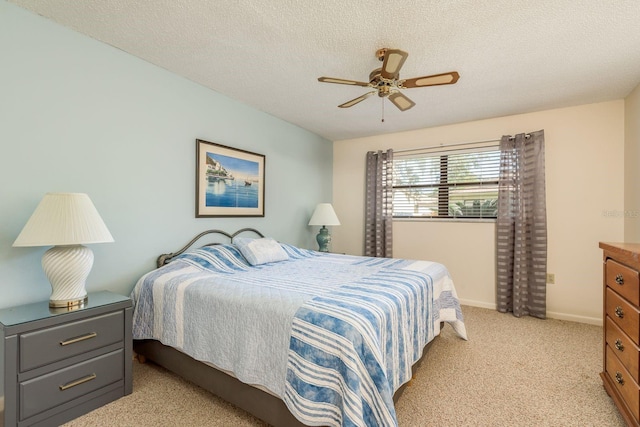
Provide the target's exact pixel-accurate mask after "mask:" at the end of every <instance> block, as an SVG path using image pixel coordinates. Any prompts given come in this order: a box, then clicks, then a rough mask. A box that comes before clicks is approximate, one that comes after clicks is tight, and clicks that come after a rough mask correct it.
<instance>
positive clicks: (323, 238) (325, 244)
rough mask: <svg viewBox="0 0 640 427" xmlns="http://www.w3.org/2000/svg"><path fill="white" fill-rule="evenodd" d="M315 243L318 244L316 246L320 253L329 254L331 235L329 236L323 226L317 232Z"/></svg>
mask: <svg viewBox="0 0 640 427" xmlns="http://www.w3.org/2000/svg"><path fill="white" fill-rule="evenodd" d="M316 241H317V242H318V246H319V247H320V249H318V251H320V252H329V243H331V235H330V234H329V230H328V229H327V227H325V226H324V225H323V226H322V228H321V229H320V231H319V232H318V235H317V236H316Z"/></svg>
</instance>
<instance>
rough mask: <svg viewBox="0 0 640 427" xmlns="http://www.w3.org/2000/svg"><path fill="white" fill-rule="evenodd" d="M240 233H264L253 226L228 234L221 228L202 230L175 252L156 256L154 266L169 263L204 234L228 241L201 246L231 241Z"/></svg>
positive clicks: (261, 235) (260, 234) (217, 243)
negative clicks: (218, 236)
mask: <svg viewBox="0 0 640 427" xmlns="http://www.w3.org/2000/svg"><path fill="white" fill-rule="evenodd" d="M242 233H254V234H257V235H258V236H260V237H264V235H263V234H262V233H261V232H259V231H258V230H256V229H255V228H241V229H240V230H238V231H236V232H235V233H232V234H229V233H227V232H226V231H222V230H207V231H203V232H202V233H200V234H198V235H197V236H196V237H194V238H193V239H191V241H190V242H189V243H187V244H186V245H185V246H184V247H183V248H182V249H180V250H178V251H176V252H171V253H168V254H162V255H160V256H159V257H158V259H157V260H156V266H157V267H158V268H159V267H162V266H163V265H165V264H169V263H170V262H171V261H172V260H173V259H174V258H175V257H177V256H178V255H180V254H182V253H183V252H185V251H187V250H188V249H189V248H191V247H192V246H193V244H194V243H196V242H197V241H198V240H200V239H201V238H202V237H204V236H206V235H209V234H211V235H222V236H224V237H225V239H224V240H228V242H213V243H206V244H204V245H201V246H210V245H219V244H221V243H233V239H234V238H235V237H236V236H237V235H239V234H242Z"/></svg>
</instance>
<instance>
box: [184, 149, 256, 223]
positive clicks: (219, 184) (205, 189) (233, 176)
mask: <svg viewBox="0 0 640 427" xmlns="http://www.w3.org/2000/svg"><path fill="white" fill-rule="evenodd" d="M265 160H266V159H265V156H264V155H263V154H258V153H253V152H251V151H246V150H240V149H238V148H233V147H228V146H226V145H221V144H217V143H214V142H209V141H204V140H201V139H196V218H206V217H238V216H240V217H242V216H245V217H259V216H262V217H263V216H264V193H265Z"/></svg>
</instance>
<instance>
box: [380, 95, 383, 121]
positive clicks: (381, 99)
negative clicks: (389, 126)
mask: <svg viewBox="0 0 640 427" xmlns="http://www.w3.org/2000/svg"><path fill="white" fill-rule="evenodd" d="M380 101H381V102H382V123H384V98H380Z"/></svg>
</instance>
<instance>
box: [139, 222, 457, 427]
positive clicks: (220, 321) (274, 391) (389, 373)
mask: <svg viewBox="0 0 640 427" xmlns="http://www.w3.org/2000/svg"><path fill="white" fill-rule="evenodd" d="M205 236H208V237H210V236H217V237H216V238H215V240H216V242H215V243H213V244H207V245H203V246H199V245H196V242H199V241H200V240H201V238H203V237H205ZM220 239H222V240H226V241H222V242H220V241H219V240H220ZM131 297H132V299H133V301H134V315H133V337H134V349H135V351H136V353H137V354H138V355H139V356H140V357H142V358H146V359H150V360H152V361H154V362H155V363H157V364H159V365H161V366H164V367H165V368H167V369H169V370H171V371H173V372H175V373H177V374H178V375H180V376H182V377H184V378H185V379H187V380H189V381H192V382H194V383H195V384H198V385H200V386H201V387H203V388H205V389H207V390H209V391H211V392H213V393H214V394H216V395H218V396H220V397H222V398H223V399H225V400H227V401H229V402H231V403H233V404H235V405H236V406H238V407H240V408H242V409H244V410H246V411H248V412H249V413H251V414H253V415H255V416H257V417H258V418H260V419H262V420H264V421H265V422H267V423H269V424H271V425H275V426H301V425H310V426H342V425H369V426H393V425H397V419H396V414H395V408H394V401H395V400H397V398H398V397H399V396H400V394H401V393H402V390H403V387H404V386H405V385H406V384H407V383H408V382H409V381H410V380H411V378H412V375H413V372H414V370H415V369H416V367H417V366H418V365H419V362H420V361H421V360H422V358H423V357H424V355H425V354H426V349H427V348H428V346H429V344H430V343H431V342H432V340H433V339H434V338H435V337H436V336H437V335H439V333H440V328H441V327H442V326H443V325H444V323H448V324H450V325H451V326H452V327H453V329H454V330H455V331H456V332H457V334H458V335H459V336H460V338H461V339H466V338H467V336H466V330H465V326H464V322H463V317H462V312H461V310H460V305H459V301H458V299H457V296H456V291H455V287H454V285H453V282H452V280H451V278H450V276H449V273H448V271H447V269H446V268H445V267H444V266H442V265H441V264H438V263H434V262H428V261H416V260H404V259H392V258H370V257H361V256H350V255H339V254H329V253H321V252H316V251H311V250H306V249H301V248H298V247H296V246H293V245H289V244H285V243H279V242H277V241H275V240H274V239H271V238H268V237H264V235H263V234H262V233H260V232H259V231H257V230H255V229H250V228H246V229H242V230H239V231H237V232H235V233H232V234H229V233H226V232H224V231H220V230H210V231H206V232H204V233H201V234H199V235H198V236H196V237H195V238H194V239H193V240H192V241H191V242H189V244H187V245H186V246H185V247H183V248H182V249H180V250H179V251H177V252H175V253H169V254H163V255H161V256H160V257H159V258H158V268H157V269H155V270H153V271H150V272H148V273H147V274H145V275H144V276H142V277H141V278H140V280H139V281H138V282H137V284H136V286H135V287H134V289H133V291H132V294H131Z"/></svg>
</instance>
